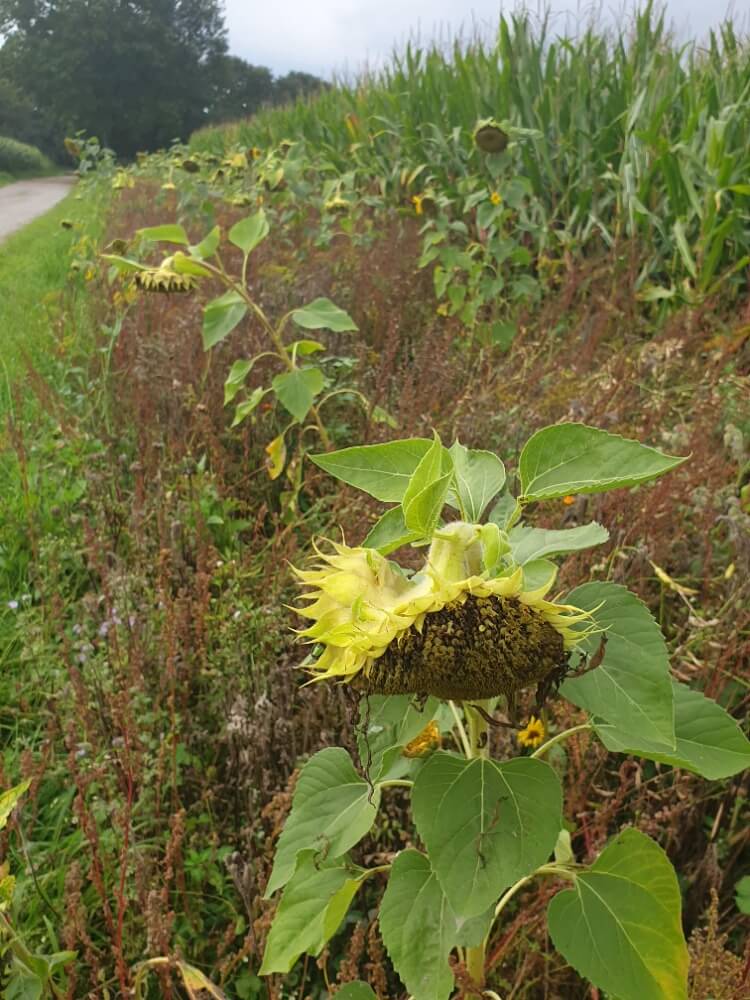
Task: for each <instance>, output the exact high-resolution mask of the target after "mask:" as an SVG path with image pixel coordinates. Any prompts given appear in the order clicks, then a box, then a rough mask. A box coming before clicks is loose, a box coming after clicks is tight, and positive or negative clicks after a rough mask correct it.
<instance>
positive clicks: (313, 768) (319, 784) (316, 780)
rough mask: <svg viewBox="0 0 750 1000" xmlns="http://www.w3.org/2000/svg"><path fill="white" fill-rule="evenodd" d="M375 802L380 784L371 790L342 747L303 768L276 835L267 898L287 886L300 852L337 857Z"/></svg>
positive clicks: (367, 823) (360, 831)
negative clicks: (285, 816) (279, 831)
mask: <svg viewBox="0 0 750 1000" xmlns="http://www.w3.org/2000/svg"><path fill="white" fill-rule="evenodd" d="M379 803H380V789H379V788H375V789H374V791H373V790H372V788H371V786H370V785H369V784H368V783H367V782H366V781H364V780H363V779H362V778H361V777H360V776H359V774H357V772H356V770H355V769H354V764H353V763H352V759H351V757H350V756H349V754H348V753H347V752H346V750H344V749H342V748H341V747H327V748H326V749H325V750H320V751H319V752H318V753H316V754H315V755H314V756H313V757H311V758H310V760H309V761H308V762H307V763H306V764H305V766H304V767H303V768H302V771H301V773H300V776H299V781H298V782H297V787H296V789H295V792H294V799H293V801H292V811H291V813H290V814H289V818H288V819H287V821H286V824H285V826H284V829H283V831H282V833H281V836H280V837H279V843H278V847H277V849H276V858H275V859H274V865H273V871H272V872H271V878H270V879H269V881H268V886H267V887H266V897H265V898H268V897H269V896H271V895H272V894H273V893H274V892H275V891H276V890H277V889H280V888H281V887H282V886H284V885H286V883H287V882H288V881H289V879H290V878H291V877H292V875H293V874H294V869H295V865H296V863H297V857H298V855H299V854H300V852H301V851H304V850H312V851H313V853H315V854H317V855H318V856H319V857H324V858H326V857H333V858H336V857H339V856H340V855H342V854H344V853H345V852H346V851H348V850H349V848H350V847H353V846H354V845H355V844H356V843H357V841H359V840H361V839H362V837H364V835H365V834H366V833H367V831H368V830H369V829H370V827H371V826H372V824H373V821H374V819H375V813H376V812H377V809H378V805H379Z"/></svg>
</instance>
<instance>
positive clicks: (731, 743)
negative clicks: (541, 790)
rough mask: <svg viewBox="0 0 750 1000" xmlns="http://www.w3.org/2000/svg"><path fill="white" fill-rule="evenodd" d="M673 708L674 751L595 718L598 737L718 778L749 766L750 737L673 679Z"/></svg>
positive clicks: (616, 747) (618, 749)
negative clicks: (749, 738)
mask: <svg viewBox="0 0 750 1000" xmlns="http://www.w3.org/2000/svg"><path fill="white" fill-rule="evenodd" d="M672 690H673V691H674V707H675V721H674V728H675V739H676V745H675V749H674V751H673V752H670V751H669V750H665V749H664V747H663V746H661V745H660V744H658V743H657V744H653V743H649V741H648V740H642V739H640V738H639V737H638V736H637V735H633V734H632V733H631V732H630V731H629V730H628V729H627V727H625V726H619V725H617V724H616V723H614V724H613V723H608V722H604V721H601V722H600V721H596V720H595V729H596V733H597V736H598V737H599V739H600V740H601V741H602V743H603V744H604V745H605V747H606V748H607V749H608V750H610V751H612V752H614V753H628V754H634V755H635V756H638V757H647V758H648V759H649V760H656V761H659V762H661V763H662V764H670V765H671V766H672V767H679V768H682V769H683V770H685V771H692V772H694V773H695V774H700V775H702V776H703V777H704V778H710V779H711V780H712V781H717V780H719V779H721V778H729V777H731V776H732V775H733V774H739V772H740V771H744V770H745V769H746V768H748V767H750V740H748V738H747V737H746V736H745V734H744V733H743V732H742V730H741V729H740V727H739V725H738V723H737V722H736V720H735V719H733V718H732V716H731V715H729V714H728V713H727V712H725V711H724V709H723V708H722V707H721V705H717V704H716V702H715V701H713V700H712V699H711V698H706V697H705V696H704V695H703V694H701V692H700V691H692V690H691V689H690V688H689V687H688V686H687V685H686V684H680V683H678V682H677V681H675V680H673V681H672Z"/></svg>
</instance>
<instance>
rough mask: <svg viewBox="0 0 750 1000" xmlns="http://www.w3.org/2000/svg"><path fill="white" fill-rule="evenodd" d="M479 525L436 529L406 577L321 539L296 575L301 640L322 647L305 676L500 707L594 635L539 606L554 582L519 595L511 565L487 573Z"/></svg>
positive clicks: (584, 615) (581, 617)
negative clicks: (309, 564) (496, 702)
mask: <svg viewBox="0 0 750 1000" xmlns="http://www.w3.org/2000/svg"><path fill="white" fill-rule="evenodd" d="M490 538H491V533H490V534H488V533H487V531H486V526H485V527H482V526H480V525H475V524H467V523H464V522H454V523H452V524H450V525H448V526H446V527H445V528H443V529H441V530H440V531H438V532H437V533H436V534H435V536H434V538H433V541H432V544H431V545H430V548H429V551H428V554H427V558H426V560H425V563H424V566H423V567H422V569H421V570H420V572H419V573H416V574H414V575H413V576H408V575H407V574H406V573H405V572H404V571H403V570H401V568H400V567H399V566H398V565H397V564H396V563H393V562H391V561H390V560H388V559H386V558H385V557H384V556H382V555H380V554H379V553H378V552H376V551H375V550H373V549H365V548H350V547H349V546H347V545H343V544H336V543H328V546H330V551H322V550H321V549H316V551H317V553H318V556H319V560H320V561H319V562H318V564H317V565H316V566H315V567H314V568H313V569H310V570H296V573H297V576H298V578H299V579H300V580H301V581H302V583H303V584H304V585H305V586H307V587H308V588H309V590H308V592H307V593H306V594H304V595H303V596H304V598H305V599H306V600H307V601H308V602H309V604H308V605H307V606H306V607H305V608H303V609H301V610H300V612H299V613H300V614H301V615H303V616H304V617H306V618H308V619H311V620H312V624H311V625H309V626H308V627H307V628H306V629H304V630H303V631H302V632H301V634H302V635H303V636H304V637H305V638H306V639H307V640H308V641H309V642H312V643H316V644H319V645H320V646H322V647H323V652H322V654H321V655H320V657H319V658H318V659H317V660H315V661H314V662H312V663H311V664H309V667H310V670H311V672H312V674H313V677H314V679H321V680H322V679H331V678H336V679H339V680H342V681H351V682H352V683H353V685H354V686H355V687H357V688H359V689H360V690H363V691H366V692H369V693H378V694H416V695H435V696H437V697H439V698H443V699H454V700H466V699H471V698H479V699H486V698H491V697H495V696H497V695H501V694H502V695H504V696H505V697H506V698H507V699H508V701H509V702H511V701H514V699H515V694H516V692H517V691H519V690H521V689H522V688H525V687H528V686H530V685H532V684H536V683H538V682H539V681H540V680H542V679H543V678H544V677H546V676H547V675H548V674H549V673H551V672H552V671H553V670H555V669H556V668H558V667H560V666H561V665H563V664H565V662H566V661H567V653H568V651H569V650H571V649H572V648H573V647H574V646H575V645H577V644H578V643H579V642H580V641H581V640H582V639H583V638H585V636H586V635H587V634H588V633H589V632H590V631H591V630H592V627H593V626H590V627H589V628H588V629H586V628H583V629H577V628H576V627H575V626H576V625H577V624H578V623H580V622H589V623H590V614H589V613H588V612H585V611H581V610H579V609H578V608H574V607H572V606H570V605H563V604H555V603H552V602H551V601H547V600H545V594H546V593H547V592H548V590H549V588H550V587H551V586H552V583H553V581H554V576H550V578H549V580H548V581H547V583H546V584H545V585H544V586H542V587H539V588H537V589H533V590H532V589H528V588H527V587H526V585H525V583H524V575H523V570H522V569H521V568H520V567H517V568H515V569H512V570H511V571H508V572H507V573H506V574H505V575H501V576H491V575H490V573H489V572H488V570H487V565H488V563H489V562H490V561H491V560H490V559H489V557H488V550H489V541H490Z"/></svg>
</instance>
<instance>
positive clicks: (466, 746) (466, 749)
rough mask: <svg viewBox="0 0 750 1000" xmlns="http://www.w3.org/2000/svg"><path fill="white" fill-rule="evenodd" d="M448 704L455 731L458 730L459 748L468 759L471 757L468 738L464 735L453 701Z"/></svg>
mask: <svg viewBox="0 0 750 1000" xmlns="http://www.w3.org/2000/svg"><path fill="white" fill-rule="evenodd" d="M448 704H449V705H450V709H451V712H453V718H454V719H455V721H456V729H457V730H458V736H459V739H460V741H461V746H462V747H463V750H464V754H465V755H466V758H467V759H468V758H470V757H471V744H470V743H469V737H468V736H467V735H466V727H465V726H464V724H463V721H462V719H461V716H460V715H459V714H458V709H457V708H456V703H455V701H449V702H448Z"/></svg>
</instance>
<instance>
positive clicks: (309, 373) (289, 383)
mask: <svg viewBox="0 0 750 1000" xmlns="http://www.w3.org/2000/svg"><path fill="white" fill-rule="evenodd" d="M271 385H272V386H273V391H274V392H275V393H276V396H277V398H278V400H279V402H280V403H281V404H282V405H283V406H284V408H285V409H287V410H288V411H289V412H290V413H291V415H292V416H293V417H294V419H295V420H298V421H299V422H300V423H302V421H303V420H304V419H305V417H306V416H307V414H308V413H309V412H310V407H311V406H312V405H313V403H314V402H315V397H316V396H317V395H318V393H319V392H320V391H321V389H322V388H323V386H324V385H325V377H324V375H323V372H322V371H321V370H320V368H294V369H292V371H290V372H284V374H283V375H277V376H276V377H275V378H274V380H273V381H272V382H271Z"/></svg>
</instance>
